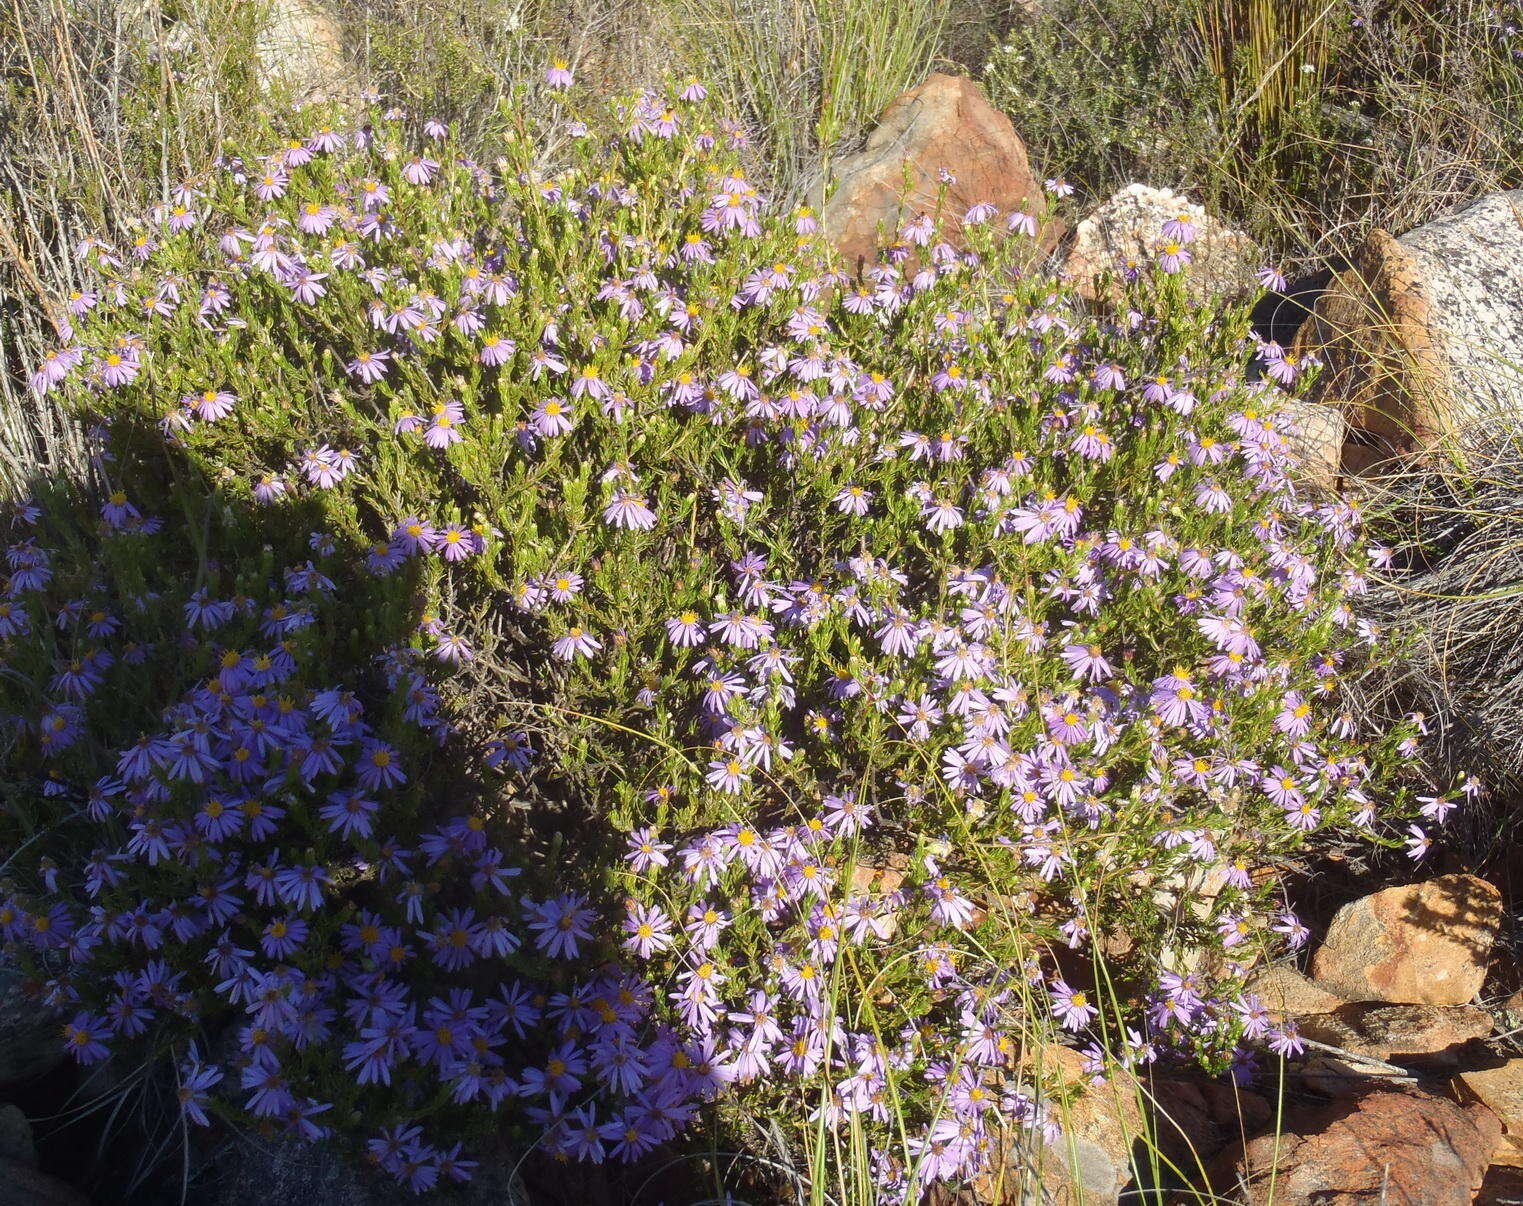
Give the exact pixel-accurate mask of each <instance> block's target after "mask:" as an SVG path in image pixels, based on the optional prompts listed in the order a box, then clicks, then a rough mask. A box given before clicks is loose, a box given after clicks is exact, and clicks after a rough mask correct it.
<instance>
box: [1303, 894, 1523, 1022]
mask: <svg viewBox="0 0 1523 1206" xmlns="http://www.w3.org/2000/svg"><path fill="white" fill-rule="evenodd" d="M1501 920H1502V896H1501V893H1500V892H1498V891H1497V890H1496V888H1494V887H1492V885H1490V884H1489V883H1487V882H1486V881H1485V880H1484V879H1480V878H1478V877H1476V876H1474V875H1444V876H1440V877H1439V878H1438V879H1433V880H1429V881H1428V882H1426V883H1421V884H1409V885H1406V886H1403V887H1396V888H1387V889H1386V890H1385V891H1383V892H1376V893H1374V894H1373V895H1370V896H1365V897H1363V898H1361V899H1359V900H1356V901H1353V902H1351V903H1349V904H1346V905H1344V906H1343V908H1341V909H1339V910H1338V913H1337V915H1336V916H1335V917H1334V918H1333V922H1332V925H1331V926H1329V927H1328V931H1327V937H1326V939H1325V940H1324V941H1323V943H1322V945H1321V946H1320V947H1319V948H1318V950H1317V953H1316V954H1315V955H1314V956H1313V957H1312V964H1311V972H1312V977H1313V978H1314V979H1316V980H1318V981H1319V982H1321V983H1322V984H1323V985H1324V986H1325V987H1327V988H1329V989H1331V990H1332V991H1334V992H1336V993H1338V994H1339V995H1340V996H1342V997H1343V998H1344V999H1345V1000H1349V1001H1390V1002H1393V1003H1396V1004H1411V1005H1464V1004H1466V1003H1467V1002H1468V1001H1470V1000H1471V999H1472V998H1474V996H1475V994H1476V993H1477V992H1479V991H1480V989H1481V983H1482V982H1483V981H1484V980H1485V979H1486V961H1487V957H1488V956H1489V955H1490V953H1491V946H1492V943H1493V942H1495V941H1496V936H1497V927H1498V926H1499V925H1500V924H1501Z"/></svg>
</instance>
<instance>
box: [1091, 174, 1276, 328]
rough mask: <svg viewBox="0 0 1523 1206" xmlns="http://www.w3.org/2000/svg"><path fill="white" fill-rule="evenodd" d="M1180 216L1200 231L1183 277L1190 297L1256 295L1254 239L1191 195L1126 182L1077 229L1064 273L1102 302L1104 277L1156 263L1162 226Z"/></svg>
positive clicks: (1257, 261) (1257, 257)
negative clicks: (1232, 227) (1192, 198)
mask: <svg viewBox="0 0 1523 1206" xmlns="http://www.w3.org/2000/svg"><path fill="white" fill-rule="evenodd" d="M1178 217H1187V218H1189V219H1190V223H1191V225H1193V226H1194V227H1195V230H1196V237H1195V241H1194V242H1193V243H1191V244H1189V251H1190V256H1191V261H1190V265H1189V267H1188V269H1187V270H1186V273H1185V283H1186V285H1187V287H1188V290H1189V293H1190V295H1191V296H1192V297H1195V298H1197V299H1199V300H1205V299H1206V298H1218V297H1224V298H1229V299H1233V300H1237V299H1241V298H1244V297H1247V296H1248V295H1249V294H1250V293H1251V292H1253V291H1254V289H1255V288H1256V287H1257V281H1256V278H1255V272H1256V270H1257V268H1258V266H1259V264H1260V263H1261V261H1262V258H1263V257H1262V254H1261V252H1260V251H1259V248H1258V246H1257V245H1256V244H1255V243H1254V242H1253V240H1252V239H1250V238H1249V237H1248V236H1247V235H1245V234H1243V233H1242V232H1241V231H1236V230H1231V229H1229V228H1228V227H1226V226H1225V225H1223V224H1222V223H1221V222H1219V221H1217V220H1216V219H1215V218H1213V217H1212V216H1211V215H1210V214H1208V213H1207V212H1206V211H1205V210H1204V209H1202V208H1201V207H1200V206H1199V205H1196V204H1195V203H1194V202H1193V201H1191V200H1190V199H1189V198H1188V197H1186V196H1184V195H1182V194H1180V193H1176V192H1171V191H1170V190H1168V189H1158V188H1149V187H1148V186H1147V185H1145V184H1128V185H1127V186H1126V187H1125V188H1123V189H1122V190H1121V191H1120V192H1118V193H1116V194H1114V195H1113V196H1112V197H1111V198H1110V199H1109V200H1107V201H1105V202H1104V203H1103V204H1101V205H1100V206H1099V207H1097V208H1096V209H1095V210H1094V211H1093V212H1091V213H1090V214H1089V216H1088V217H1086V218H1085V219H1084V220H1083V221H1082V222H1080V223H1079V225H1078V226H1076V227H1075V228H1074V233H1073V241H1072V242H1071V244H1070V245H1069V248H1068V253H1067V255H1066V256H1065V257H1064V260H1063V271H1064V272H1065V273H1066V274H1067V275H1068V276H1070V277H1072V278H1073V280H1074V283H1075V284H1076V285H1077V286H1078V289H1079V292H1080V293H1081V294H1082V295H1083V296H1084V297H1086V298H1088V299H1089V300H1091V301H1098V300H1101V293H1102V290H1103V287H1102V285H1101V278H1102V276H1103V275H1104V274H1106V273H1111V274H1112V279H1113V280H1114V279H1115V278H1118V277H1119V276H1120V275H1121V274H1122V272H1123V271H1125V269H1126V268H1127V266H1128V265H1136V266H1139V267H1140V266H1144V265H1148V264H1152V263H1153V262H1154V261H1155V260H1156V259H1157V258H1158V251H1159V248H1160V247H1161V246H1162V244H1163V242H1164V237H1163V225H1164V223H1165V222H1168V221H1170V220H1171V219H1174V218H1178Z"/></svg>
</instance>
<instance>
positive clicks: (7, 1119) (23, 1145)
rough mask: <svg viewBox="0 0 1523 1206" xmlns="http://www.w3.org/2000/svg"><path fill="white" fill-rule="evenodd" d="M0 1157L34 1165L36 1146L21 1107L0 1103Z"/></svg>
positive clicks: (29, 1125) (30, 1127)
mask: <svg viewBox="0 0 1523 1206" xmlns="http://www.w3.org/2000/svg"><path fill="white" fill-rule="evenodd" d="M0 1158H4V1159H6V1160H14V1161H16V1162H17V1163H18V1164H25V1165H28V1166H31V1167H36V1164H37V1146H36V1144H35V1143H34V1142H33V1140H32V1124H31V1122H30V1121H28V1119H27V1116H26V1115H25V1114H23V1113H22V1112H21V1107H20V1106H16V1105H12V1104H11V1103H10V1102H8V1101H7V1102H3V1103H0Z"/></svg>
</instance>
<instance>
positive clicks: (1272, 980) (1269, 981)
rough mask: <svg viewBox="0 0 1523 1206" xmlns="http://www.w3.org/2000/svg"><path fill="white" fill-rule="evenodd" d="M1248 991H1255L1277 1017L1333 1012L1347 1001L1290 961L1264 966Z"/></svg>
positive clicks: (1254, 976) (1249, 982) (1256, 974)
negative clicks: (1296, 967)
mask: <svg viewBox="0 0 1523 1206" xmlns="http://www.w3.org/2000/svg"><path fill="white" fill-rule="evenodd" d="M1246 991H1247V992H1250V993H1254V994H1255V995H1257V996H1258V998H1259V1000H1261V1001H1263V1002H1264V1006H1265V1008H1267V1009H1268V1010H1269V1012H1270V1013H1272V1014H1274V1015H1275V1016H1276V1017H1278V1018H1281V1019H1284V1018H1299V1017H1303V1016H1305V1015H1306V1014H1310V1013H1331V1012H1332V1011H1333V1010H1335V1009H1337V1008H1338V1006H1340V1005H1342V1004H1343V1003H1344V1001H1343V998H1342V997H1340V996H1339V995H1338V994H1337V993H1334V992H1329V991H1328V990H1327V989H1325V988H1323V987H1322V985H1320V984H1318V983H1317V982H1316V981H1315V980H1313V979H1311V978H1310V977H1308V976H1306V975H1305V974H1303V973H1302V972H1299V971H1297V970H1296V969H1295V968H1294V967H1292V966H1291V965H1290V964H1288V963H1276V964H1274V965H1273V966H1272V967H1264V968H1260V969H1259V970H1258V971H1256V972H1254V973H1253V975H1252V976H1250V977H1249V979H1248V983H1247V985H1246Z"/></svg>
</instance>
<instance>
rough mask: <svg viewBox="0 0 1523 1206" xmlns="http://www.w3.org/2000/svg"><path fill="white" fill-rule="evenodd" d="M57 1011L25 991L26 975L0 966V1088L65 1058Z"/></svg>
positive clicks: (46, 1069) (43, 1071)
mask: <svg viewBox="0 0 1523 1206" xmlns="http://www.w3.org/2000/svg"><path fill="white" fill-rule="evenodd" d="M59 1025H60V1023H59V1019H58V1016H57V1015H56V1014H53V1013H50V1012H49V1011H48V1010H46V1009H43V1008H42V1007H41V1006H40V1005H39V1004H38V1003H37V1002H36V1001H35V1000H34V999H33V998H32V997H31V995H30V994H29V993H27V992H26V978H25V977H24V976H23V975H22V974H21V973H20V972H19V971H16V970H14V969H12V968H7V967H0V1089H4V1088H9V1087H10V1086H12V1085H18V1084H22V1083H24V1082H26V1081H29V1080H35V1079H36V1078H37V1077H39V1076H44V1075H46V1074H47V1073H49V1072H51V1071H52V1070H53V1069H54V1068H56V1067H58V1065H59V1064H61V1063H63V1061H64V1049H63V1039H62V1035H61V1033H60V1031H59Z"/></svg>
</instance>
